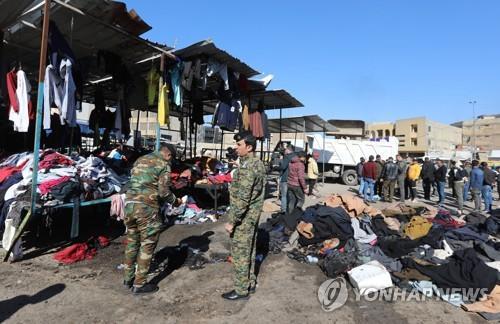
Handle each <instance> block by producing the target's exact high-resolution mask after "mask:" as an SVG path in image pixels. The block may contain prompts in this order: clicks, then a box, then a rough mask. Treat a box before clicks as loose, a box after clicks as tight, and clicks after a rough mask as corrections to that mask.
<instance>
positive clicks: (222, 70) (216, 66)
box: [207, 59, 229, 90]
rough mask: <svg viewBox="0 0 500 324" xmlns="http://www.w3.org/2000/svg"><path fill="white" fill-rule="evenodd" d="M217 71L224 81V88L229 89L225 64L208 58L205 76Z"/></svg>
mask: <svg viewBox="0 0 500 324" xmlns="http://www.w3.org/2000/svg"><path fill="white" fill-rule="evenodd" d="M216 73H218V74H219V76H220V77H221V79H222V80H223V81H224V90H229V77H228V75H227V65H226V64H222V63H219V62H217V61H216V60H213V59H209V60H208V65H207V76H209V77H211V76H212V75H214V74H216Z"/></svg>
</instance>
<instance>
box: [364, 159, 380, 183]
mask: <svg viewBox="0 0 500 324" xmlns="http://www.w3.org/2000/svg"><path fill="white" fill-rule="evenodd" d="M363 177H364V178H370V179H373V180H375V179H377V165H376V164H375V162H373V161H368V162H366V163H365V164H364V165H363Z"/></svg>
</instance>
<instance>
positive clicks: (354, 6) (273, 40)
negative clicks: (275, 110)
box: [126, 0, 500, 123]
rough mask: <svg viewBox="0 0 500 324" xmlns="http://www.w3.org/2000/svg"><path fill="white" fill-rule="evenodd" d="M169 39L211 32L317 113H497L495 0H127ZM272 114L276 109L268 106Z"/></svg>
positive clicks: (156, 35) (372, 117)
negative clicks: (475, 101)
mask: <svg viewBox="0 0 500 324" xmlns="http://www.w3.org/2000/svg"><path fill="white" fill-rule="evenodd" d="M126 3H127V5H128V8H129V9H130V8H134V9H136V10H137V12H138V13H139V15H140V16H141V17H142V18H143V19H144V20H145V21H147V22H148V23H149V24H150V25H151V26H152V27H153V29H152V30H151V31H150V32H148V33H146V34H145V35H144V36H145V37H147V38H149V39H151V40H154V41H157V42H161V43H166V44H167V45H170V46H172V45H174V44H176V47H177V48H182V47H184V46H188V45H190V44H192V43H194V42H197V41H200V40H203V39H207V38H211V39H212V40H213V41H214V42H215V44H216V45H217V46H218V47H220V48H223V49H225V50H227V51H228V52H230V53H231V54H233V55H235V56H236V57H238V58H240V59H242V60H243V61H244V62H246V63H248V64H249V65H251V66H252V67H254V68H255V69H256V70H258V71H260V72H263V73H272V74H274V75H275V79H274V80H273V82H272V83H271V85H270V88H273V89H278V88H283V89H287V90H289V91H290V92H291V93H292V94H293V95H294V96H296V97H297V98H298V99H299V100H300V101H302V103H304V105H305V106H306V108H305V109H290V110H288V111H286V112H284V115H285V116H298V115H304V114H313V113H314V114H315V113H318V114H319V115H320V116H322V117H323V118H327V119H330V118H338V119H363V120H366V121H387V120H394V119H398V118H407V117H415V116H427V117H428V118H431V119H433V120H436V121H441V122H445V123H451V122H454V121H458V120H462V119H468V118H471V116H472V108H471V106H470V105H469V104H468V101H469V100H470V99H475V100H477V102H478V103H477V106H476V112H477V114H490V113H500V1H498V0H469V1H465V0H439V1H436V0H413V1H410V0H365V1H359V0H344V1H339V0H332V1H326V0H324V1H323V0H309V1H284V0H267V1H262V0H256V1H234V0H233V1H206V0H205V1H197V0H194V1H193V0H192V1H160V0H148V1H145V0H141V1H139V0H133V1H129V0H126ZM273 116H276V115H273Z"/></svg>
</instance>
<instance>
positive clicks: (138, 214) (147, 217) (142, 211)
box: [124, 203, 162, 286]
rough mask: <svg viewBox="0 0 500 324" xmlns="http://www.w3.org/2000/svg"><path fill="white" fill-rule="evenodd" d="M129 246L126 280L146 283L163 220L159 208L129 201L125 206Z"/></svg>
mask: <svg viewBox="0 0 500 324" xmlns="http://www.w3.org/2000/svg"><path fill="white" fill-rule="evenodd" d="M125 225H126V226H127V247H126V248H125V262H124V264H125V273H124V279H125V281H131V280H132V279H134V277H135V280H134V286H142V285H144V284H145V283H146V279H147V275H148V272H149V266H150V264H151V259H152V258H153V254H154V250H155V248H156V244H157V243H158V238H159V237H160V229H161V225H162V223H161V221H160V219H159V215H158V210H157V209H155V208H152V207H150V206H148V205H146V204H141V203H129V204H127V205H126V206H125Z"/></svg>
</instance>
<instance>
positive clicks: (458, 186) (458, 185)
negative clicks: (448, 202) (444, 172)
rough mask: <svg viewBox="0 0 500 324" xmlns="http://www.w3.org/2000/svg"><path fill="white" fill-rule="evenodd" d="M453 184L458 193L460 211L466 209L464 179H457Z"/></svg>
mask: <svg viewBox="0 0 500 324" xmlns="http://www.w3.org/2000/svg"><path fill="white" fill-rule="evenodd" d="M453 186H454V188H455V193H456V194H457V203H458V209H459V210H460V211H463V209H464V187H465V184H464V182H463V181H455V182H454V183H453Z"/></svg>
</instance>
